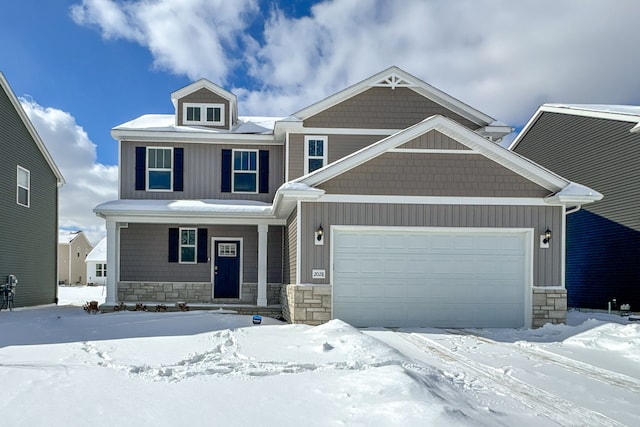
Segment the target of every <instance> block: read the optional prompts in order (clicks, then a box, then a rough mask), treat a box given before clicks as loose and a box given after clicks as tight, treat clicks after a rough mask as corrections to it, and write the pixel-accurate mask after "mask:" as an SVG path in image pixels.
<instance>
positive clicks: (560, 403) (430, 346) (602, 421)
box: [396, 332, 624, 426]
mask: <svg viewBox="0 0 640 427" xmlns="http://www.w3.org/2000/svg"><path fill="white" fill-rule="evenodd" d="M396 333H397V334H398V335H400V336H401V337H403V338H404V339H406V340H407V341H409V342H410V343H412V344H413V345H415V346H417V347H419V348H421V349H423V350H425V351H428V352H429V353H431V354H433V355H435V356H436V357H438V358H440V359H442V360H443V361H445V362H447V363H454V364H456V365H462V366H464V367H466V368H468V369H470V370H472V371H473V372H475V373H477V374H479V375H481V376H482V377H484V378H486V379H488V380H489V381H491V382H492V383H493V384H492V388H493V389H494V390H496V391H499V392H500V393H503V394H504V395H506V396H510V397H512V398H513V399H515V400H517V401H518V402H520V403H521V404H523V405H524V406H527V407H529V408H531V409H532V410H534V411H536V412H537V413H539V414H541V415H544V416H545V417H547V418H549V419H550V420H552V421H554V422H556V423H558V424H559V425H562V426H587V425H598V426H623V425H624V424H621V423H619V422H617V421H615V420H612V419H611V418H609V417H607V416H605V415H603V414H601V413H599V412H595V411H592V410H590V409H587V408H584V407H582V406H579V405H575V404H573V403H571V402H569V401H567V400H565V399H562V398H561V397H559V396H557V395H554V394H552V393H549V392H547V391H545V390H542V389H540V388H537V387H535V386H532V385H530V384H527V383H525V382H522V381H520V380H518V379H516V378H513V377H511V376H508V375H505V374H504V373H503V372H502V371H500V370H498V369H496V368H493V367H491V366H487V365H484V364H482V363H479V362H476V361H474V360H471V359H469V358H467V357H465V356H463V355H461V354H458V353H456V352H454V351H451V350H449V349H448V348H446V347H445V346H443V345H441V344H439V343H437V342H436V341H433V340H431V339H429V338H427V337H425V336H422V335H419V334H415V333H410V332H396Z"/></svg>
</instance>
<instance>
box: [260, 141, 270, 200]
mask: <svg viewBox="0 0 640 427" xmlns="http://www.w3.org/2000/svg"><path fill="white" fill-rule="evenodd" d="M258 164H259V165H260V172H259V175H260V185H259V191H260V193H268V192H269V151H268V150H260V162H259V163H258Z"/></svg>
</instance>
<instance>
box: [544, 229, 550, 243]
mask: <svg viewBox="0 0 640 427" xmlns="http://www.w3.org/2000/svg"><path fill="white" fill-rule="evenodd" d="M549 240H551V230H549V229H548V228H547V231H545V232H544V239H542V243H549Z"/></svg>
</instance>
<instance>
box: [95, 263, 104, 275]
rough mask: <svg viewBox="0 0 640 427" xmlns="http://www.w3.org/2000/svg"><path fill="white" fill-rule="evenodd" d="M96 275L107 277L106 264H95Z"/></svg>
mask: <svg viewBox="0 0 640 427" xmlns="http://www.w3.org/2000/svg"><path fill="white" fill-rule="evenodd" d="M96 277H107V264H96Z"/></svg>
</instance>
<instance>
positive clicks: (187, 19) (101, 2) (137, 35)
mask: <svg viewBox="0 0 640 427" xmlns="http://www.w3.org/2000/svg"><path fill="white" fill-rule="evenodd" d="M257 11H258V6H257V0H233V1H227V0H157V1H137V2H126V3H123V2H116V1H114V0H83V2H82V3H81V4H76V5H74V6H72V7H71V18H72V19H73V20H74V22H76V23H77V24H78V25H86V26H93V27H98V28H99V30H100V32H101V34H102V36H103V37H104V38H106V39H117V38H122V39H126V40H130V41H134V42H136V43H139V44H140V45H142V46H144V47H146V48H148V49H149V51H150V52H151V54H152V55H153V57H154V65H155V66H156V67H158V68H160V69H163V70H168V71H170V72H173V73H176V74H184V75H187V76H189V77H190V78H192V79H194V80H196V79H199V78H201V77H202V76H208V77H209V78H211V79H213V80H214V81H217V82H221V83H223V82H225V78H226V77H227V75H228V73H229V71H230V70H231V69H233V68H234V67H235V66H236V65H237V64H236V62H237V61H238V58H236V57H235V55H231V54H230V53H231V52H234V51H235V50H236V49H237V48H238V46H239V43H241V39H242V37H243V35H242V32H243V31H244V29H245V28H246V26H247V21H248V20H249V19H250V18H251V17H252V16H254V15H255V14H256V12H257ZM240 59H241V58H240Z"/></svg>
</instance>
